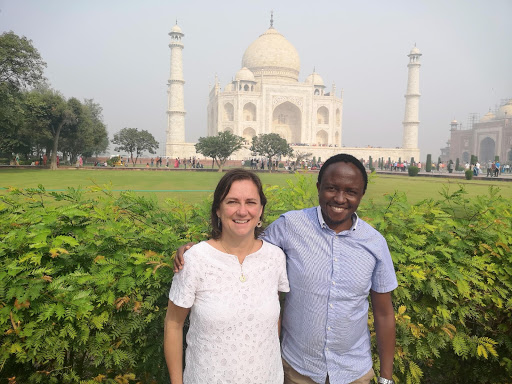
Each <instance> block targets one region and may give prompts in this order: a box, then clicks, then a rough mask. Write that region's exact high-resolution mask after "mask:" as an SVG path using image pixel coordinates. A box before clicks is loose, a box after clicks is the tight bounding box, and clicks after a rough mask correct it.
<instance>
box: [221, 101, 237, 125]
mask: <svg viewBox="0 0 512 384" xmlns="http://www.w3.org/2000/svg"><path fill="white" fill-rule="evenodd" d="M234 112H235V109H234V108H233V104H231V103H226V104H224V114H223V116H222V120H223V121H233V117H234V115H235V113H234Z"/></svg>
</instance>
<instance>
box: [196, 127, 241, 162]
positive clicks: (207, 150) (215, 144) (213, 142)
mask: <svg viewBox="0 0 512 384" xmlns="http://www.w3.org/2000/svg"><path fill="white" fill-rule="evenodd" d="M245 143H246V141H245V139H244V138H243V137H241V136H237V135H234V134H232V133H231V132H229V131H224V132H219V133H218V135H217V136H208V137H200V138H199V141H198V142H197V144H196V145H195V147H196V152H197V153H200V154H202V155H203V156H206V157H211V158H212V159H213V161H215V162H216V163H217V166H218V167H219V172H222V167H223V166H224V164H225V163H226V161H227V159H228V158H229V156H231V155H232V154H233V153H235V152H236V151H238V150H239V149H240V148H242V146H243V145H244V144H245Z"/></svg>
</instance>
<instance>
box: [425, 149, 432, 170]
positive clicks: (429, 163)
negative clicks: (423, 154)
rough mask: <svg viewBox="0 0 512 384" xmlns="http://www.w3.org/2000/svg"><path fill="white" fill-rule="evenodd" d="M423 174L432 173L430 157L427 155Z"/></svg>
mask: <svg viewBox="0 0 512 384" xmlns="http://www.w3.org/2000/svg"><path fill="white" fill-rule="evenodd" d="M425 172H432V155H431V154H430V153H429V154H428V155H427V163H426V164H425Z"/></svg>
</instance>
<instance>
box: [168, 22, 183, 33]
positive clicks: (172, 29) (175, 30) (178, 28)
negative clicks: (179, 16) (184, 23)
mask: <svg viewBox="0 0 512 384" xmlns="http://www.w3.org/2000/svg"><path fill="white" fill-rule="evenodd" d="M171 32H174V33H182V32H181V28H180V27H179V26H178V24H175V25H173V26H172V28H171Z"/></svg>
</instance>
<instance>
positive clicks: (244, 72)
mask: <svg viewBox="0 0 512 384" xmlns="http://www.w3.org/2000/svg"><path fill="white" fill-rule="evenodd" d="M235 80H239V81H256V80H255V79H254V74H253V73H252V72H251V71H249V70H248V69H247V68H246V67H243V68H242V69H241V70H239V71H238V72H237V73H236V75H235Z"/></svg>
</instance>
